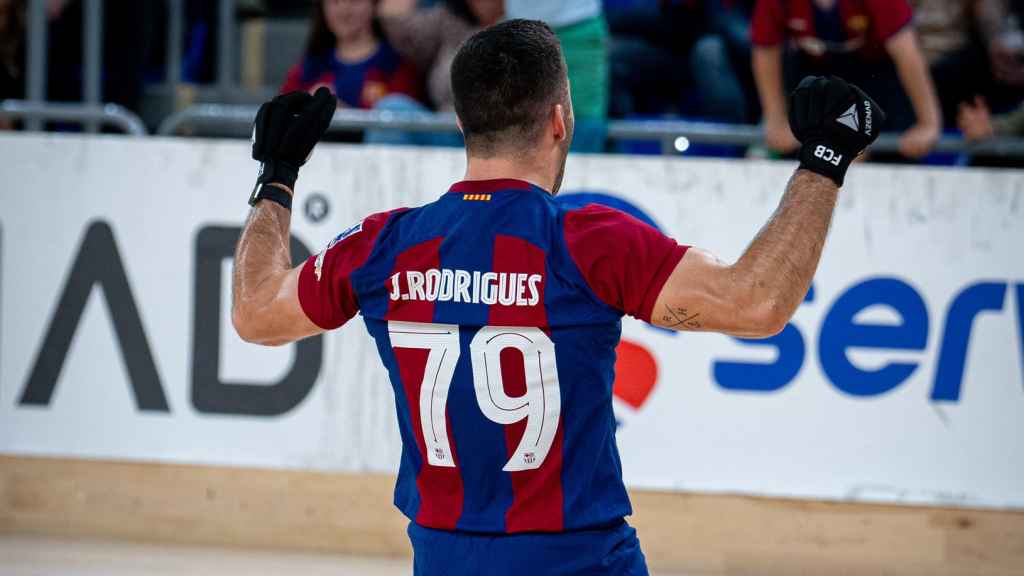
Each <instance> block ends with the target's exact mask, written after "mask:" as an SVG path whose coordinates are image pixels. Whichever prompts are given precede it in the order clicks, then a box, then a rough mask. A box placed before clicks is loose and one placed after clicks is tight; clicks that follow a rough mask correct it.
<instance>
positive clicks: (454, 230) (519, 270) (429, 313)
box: [299, 180, 685, 533]
mask: <svg viewBox="0 0 1024 576" xmlns="http://www.w3.org/2000/svg"><path fill="white" fill-rule="evenodd" d="M611 235H615V237H616V239H615V241H611ZM343 236H344V235H343ZM684 252H685V248H683V247H680V246H678V245H677V244H676V243H675V242H674V241H672V240H670V239H668V238H666V237H665V236H662V235H661V234H660V233H658V232H657V231H655V230H654V229H653V228H651V227H649V226H647V225H645V224H642V223H640V222H638V221H637V220H635V219H633V218H631V217H629V216H626V215H624V214H622V213H621V212H618V211H614V210H610V209H607V208H603V207H597V206H588V207H585V208H582V209H580V210H571V211H570V210H566V209H565V208H562V207H561V206H559V204H558V203H556V202H555V200H554V198H553V197H552V196H551V195H550V194H549V193H547V192H546V191H545V190H543V189H541V188H538V187H536V186H533V185H530V184H528V183H526V182H523V181H518V180H493V181H478V182H460V183H458V184H456V185H454V186H453V187H452V189H451V191H450V192H449V193H447V194H444V195H443V196H442V197H441V198H440V199H438V200H437V201H436V202H433V203H431V204H428V205H426V206H423V207H420V208H415V209H412V210H399V211H395V212H391V213H386V214H381V215H376V216H372V217H370V218H368V219H367V220H366V221H365V222H364V223H363V224H362V225H361V227H360V228H359V229H358V231H357V232H351V231H350V233H348V235H347V236H344V237H343V238H341V239H340V240H339V241H337V243H336V244H333V245H332V246H331V248H329V249H328V250H327V251H326V252H325V253H324V255H323V256H318V257H317V258H316V260H315V263H316V264H315V265H314V266H312V267H308V268H310V269H311V271H310V272H309V273H308V274H305V275H304V277H303V278H302V279H300V283H299V286H300V297H301V298H302V302H303V306H304V307H305V308H306V310H307V312H311V314H310V317H311V318H312V319H313V320H314V321H317V322H318V323H319V324H321V325H323V326H324V327H329V326H330V325H331V324H332V322H331V321H330V319H329V316H330V315H329V314H328V315H324V314H323V312H322V307H321V304H320V303H321V302H323V303H324V306H325V307H326V308H330V306H331V301H330V299H331V298H337V296H338V293H337V292H336V291H335V290H333V289H332V288H331V286H333V285H338V284H342V285H344V284H345V283H346V282H347V287H346V288H345V290H343V292H345V294H349V295H350V296H349V297H350V298H351V299H352V305H353V310H354V307H355V306H358V308H359V310H360V312H361V313H362V315H363V317H364V320H365V322H366V326H367V328H368V330H369V332H370V334H371V335H372V336H373V337H374V338H375V340H376V342H377V347H378V350H379V352H380V356H381V359H382V360H383V362H384V364H385V366H387V368H388V370H389V373H390V377H391V382H392V384H393V386H394V392H395V400H396V405H397V411H398V419H399V424H400V429H401V433H402V440H403V452H402V461H401V469H400V472H399V480H398V485H397V487H396V491H395V503H396V505H397V506H398V507H399V508H400V509H401V510H402V511H403V512H404V513H405V514H406V515H407V516H408V517H409V518H410V519H411V520H413V521H415V522H416V523H417V524H419V525H421V526H425V527H428V528H435V529H442V530H459V531H468V532H477V533H513V532H562V531H572V530H581V529H588V528H600V527H607V526H613V525H616V524H618V523H621V521H622V518H623V517H624V516H626V515H628V514H629V513H630V506H629V501H628V498H627V495H626V491H625V488H624V486H623V484H622V472H621V465H620V462H619V457H618V451H617V448H616V446H615V437H614V434H615V418H614V415H613V413H612V401H611V398H612V382H613V379H614V364H615V347H616V346H617V345H618V342H619V333H620V318H621V316H622V314H623V312H629V313H632V314H634V315H637V316H640V317H643V318H647V317H649V315H650V307H651V306H652V305H653V299H654V298H655V297H657V295H658V293H659V291H660V289H661V285H662V284H663V283H664V281H665V279H666V278H667V277H668V274H669V273H670V272H671V271H672V270H673V269H674V268H675V266H676V264H677V263H678V261H679V259H680V258H681V257H682V254H683V253H684ZM318 273H319V274H320V277H319V278H317V274H318ZM325 282H327V283H328V284H326V285H325V284H324V283H325ZM342 299H344V295H343V298H342ZM318 314H320V316H317V315H318ZM346 315H347V314H346Z"/></svg>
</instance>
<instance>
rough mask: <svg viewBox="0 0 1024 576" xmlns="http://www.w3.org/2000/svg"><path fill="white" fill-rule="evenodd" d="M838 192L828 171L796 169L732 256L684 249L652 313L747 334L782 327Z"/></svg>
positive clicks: (807, 279) (804, 286)
mask: <svg viewBox="0 0 1024 576" xmlns="http://www.w3.org/2000/svg"><path fill="white" fill-rule="evenodd" d="M838 192H839V187H838V186H837V185H836V183H835V182H833V181H832V180H830V179H829V178H826V177H824V176H821V175H818V174H815V173H813V172H810V171H808V170H798V171H797V172H796V173H795V174H794V175H793V177H792V178H791V179H790V181H789V185H788V186H787V188H786V193H785V195H784V196H783V197H782V201H781V202H780V203H779V207H778V209H777V210H776V211H775V213H774V214H773V215H772V217H771V219H769V220H768V223H767V224H765V225H764V227H763V228H762V229H761V232H760V233H759V234H758V235H757V236H756V237H755V238H754V241H753V242H751V244H750V246H749V247H747V249H746V251H745V252H744V253H743V255H742V256H741V257H740V259H739V260H738V261H737V262H736V263H735V264H732V265H727V264H724V263H722V262H721V261H719V260H718V259H717V258H715V257H714V256H712V255H711V254H709V253H708V252H706V251H703V250H699V249H695V248H690V249H689V250H688V251H687V252H686V254H685V255H684V256H683V259H682V260H681V261H680V262H679V264H678V265H677V266H676V268H675V270H674V271H673V272H672V274H671V275H670V276H669V278H668V281H666V282H665V285H664V287H663V288H662V290H661V293H660V294H659V296H658V299H657V300H656V301H655V304H654V310H653V311H652V314H651V321H652V322H653V323H654V324H657V325H659V326H663V327H665V328H671V329H674V330H700V331H709V332H722V333H725V334H730V335H733V336H740V337H747V338H764V337H768V336H771V335H774V334H776V333H778V332H779V331H781V330H782V328H783V327H785V325H786V323H787V322H788V321H789V319H790V317H792V315H793V313H794V312H795V311H796V309H797V307H798V306H799V305H800V303H801V302H802V301H803V299H804V296H805V295H806V294H807V290H808V289H809V288H810V285H811V280H812V279H813V278H814V272H815V270H816V269H817V267H818V261H819V259H820V258H821V251H822V248H823V247H824V245H825V237H826V236H827V234H828V229H829V224H830V223H831V221H832V211H833V209H834V208H835V204H836V198H837V196H838Z"/></svg>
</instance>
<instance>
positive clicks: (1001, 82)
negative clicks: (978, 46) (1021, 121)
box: [977, 0, 1024, 111]
mask: <svg viewBox="0 0 1024 576" xmlns="http://www.w3.org/2000/svg"><path fill="white" fill-rule="evenodd" d="M977 16H978V28H979V31H980V35H981V39H982V43H983V47H984V49H985V53H986V56H987V57H988V61H989V65H990V70H991V74H992V80H993V83H992V85H991V86H990V87H989V89H988V93H987V94H986V96H987V98H988V103H989V105H991V106H992V107H993V109H995V110H997V111H998V110H1006V109H1010V108H1012V107H1014V106H1015V105H1016V104H1017V103H1019V102H1020V101H1021V99H1024V0H978V9H977Z"/></svg>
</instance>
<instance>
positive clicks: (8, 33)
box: [0, 0, 25, 130]
mask: <svg viewBox="0 0 1024 576" xmlns="http://www.w3.org/2000/svg"><path fill="white" fill-rule="evenodd" d="M24 97H25V0H0V100H7V99H21V98H24ZM12 128H14V122H13V121H11V120H8V119H6V118H0V130H10V129H12Z"/></svg>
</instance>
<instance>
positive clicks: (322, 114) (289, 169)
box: [252, 88, 338, 197]
mask: <svg viewBox="0 0 1024 576" xmlns="http://www.w3.org/2000/svg"><path fill="white" fill-rule="evenodd" d="M337 106H338V102H337V100H336V99H335V97H334V95H333V94H331V91H330V90H328V89H327V88H320V89H319V90H317V91H316V94H314V95H312V96H311V95H309V94H308V93H306V92H290V93H288V94H284V95H281V96H278V97H277V98H274V99H273V100H271V101H270V102H266V103H264V104H263V106H260V111H259V112H258V113H257V114H256V123H255V124H254V126H253V130H252V157H253V159H254V160H258V161H259V162H260V175H259V178H258V179H257V184H256V190H259V188H260V186H261V185H262V184H270V183H276V184H284V185H285V186H287V187H288V188H289V189H291V188H294V187H295V180H296V179H297V178H298V177H299V168H300V167H301V166H302V165H303V164H305V163H306V160H308V159H309V156H310V154H312V153H313V147H314V146H316V143H317V142H319V141H320V139H321V138H323V135H324V133H325V132H327V128H328V126H330V125H331V118H332V117H333V116H334V111H335V110H336V109H337ZM253 195H254V197H255V191H254V194H253Z"/></svg>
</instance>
